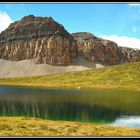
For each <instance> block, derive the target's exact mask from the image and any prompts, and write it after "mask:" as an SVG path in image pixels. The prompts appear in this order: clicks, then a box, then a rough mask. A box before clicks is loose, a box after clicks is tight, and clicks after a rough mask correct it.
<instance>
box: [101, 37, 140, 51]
mask: <svg viewBox="0 0 140 140" xmlns="http://www.w3.org/2000/svg"><path fill="white" fill-rule="evenodd" d="M100 37H101V38H103V39H107V40H111V41H114V42H116V43H117V44H118V45H119V46H123V47H130V48H135V49H140V39H137V38H131V37H127V36H118V35H110V36H108V35H103V36H100Z"/></svg>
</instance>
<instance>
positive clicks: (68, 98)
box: [0, 86, 140, 128]
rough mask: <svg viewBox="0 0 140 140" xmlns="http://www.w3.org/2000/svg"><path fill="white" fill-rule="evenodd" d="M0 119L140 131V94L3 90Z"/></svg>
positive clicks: (122, 91) (26, 88) (97, 91)
mask: <svg viewBox="0 0 140 140" xmlns="http://www.w3.org/2000/svg"><path fill="white" fill-rule="evenodd" d="M0 116H1V117H5V116H6V117H7V116H10V117H11V116H17V117H18V116H27V117H37V118H41V119H49V120H65V121H77V122H89V123H96V124H103V125H110V126H125V127H130V128H140V91H130V90H122V89H112V90H109V89H105V90H101V89H90V88H65V87H64V88H61V89H58V88H52V89H45V88H31V87H17V86H0Z"/></svg>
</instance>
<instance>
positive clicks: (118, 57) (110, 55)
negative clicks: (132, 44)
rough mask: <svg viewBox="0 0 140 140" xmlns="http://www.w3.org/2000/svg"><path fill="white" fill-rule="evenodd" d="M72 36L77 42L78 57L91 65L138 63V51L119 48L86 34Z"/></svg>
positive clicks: (139, 53)
mask: <svg viewBox="0 0 140 140" xmlns="http://www.w3.org/2000/svg"><path fill="white" fill-rule="evenodd" d="M72 36H73V37H74V39H75V40H76V41H77V48H78V53H79V55H81V56H83V57H84V58H86V59H88V60H89V61H91V62H93V63H100V64H103V65H116V64H120V63H127V62H136V61H140V50H134V49H130V48H125V47H120V46H118V45H117V44H116V43H115V42H112V41H109V40H104V39H101V38H97V37H95V36H94V35H92V34H91V33H87V32H79V33H73V34H72Z"/></svg>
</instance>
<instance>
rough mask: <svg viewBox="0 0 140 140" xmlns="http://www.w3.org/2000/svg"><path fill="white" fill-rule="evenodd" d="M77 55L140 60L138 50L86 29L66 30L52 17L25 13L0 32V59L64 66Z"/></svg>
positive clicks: (111, 61)
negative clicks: (95, 34) (70, 31)
mask: <svg viewBox="0 0 140 140" xmlns="http://www.w3.org/2000/svg"><path fill="white" fill-rule="evenodd" d="M79 56H80V57H83V58H85V59H87V60H88V61H89V62H91V64H101V65H116V64H121V63H128V62H136V61H140V50H135V49H130V48H126V47H120V46H118V45H117V44H116V43H115V42H112V41H109V40H104V39H101V38H98V37H96V36H94V35H92V34H91V33H87V32H79V33H73V34H69V33H68V32H67V31H66V30H65V28H64V27H63V25H61V24H59V23H58V22H56V21H55V20H54V19H53V18H52V17H35V16H33V15H29V16H25V17H23V18H22V19H21V20H20V21H16V22H14V23H12V24H11V25H10V26H9V27H8V28H7V29H6V30H5V31H3V32H1V34H0V59H5V60H11V61H19V60H25V59H31V60H33V61H34V63H35V64H42V63H46V64H50V65H56V66H67V65H70V64H72V62H73V61H75V58H78V57H79Z"/></svg>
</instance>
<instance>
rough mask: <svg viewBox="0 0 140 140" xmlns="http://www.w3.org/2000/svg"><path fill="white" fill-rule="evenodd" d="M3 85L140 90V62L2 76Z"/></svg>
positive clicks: (0, 81) (1, 82)
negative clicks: (19, 76)
mask: <svg viewBox="0 0 140 140" xmlns="http://www.w3.org/2000/svg"><path fill="white" fill-rule="evenodd" d="M0 84H1V85H17V86H38V87H77V86H81V87H91V88H124V89H136V90H140V62H135V63H129V64H121V65H117V66H110V67H105V68H99V69H91V70H85V71H80V72H68V73H64V74H54V75H46V76H34V77H24V78H1V79H0Z"/></svg>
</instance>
